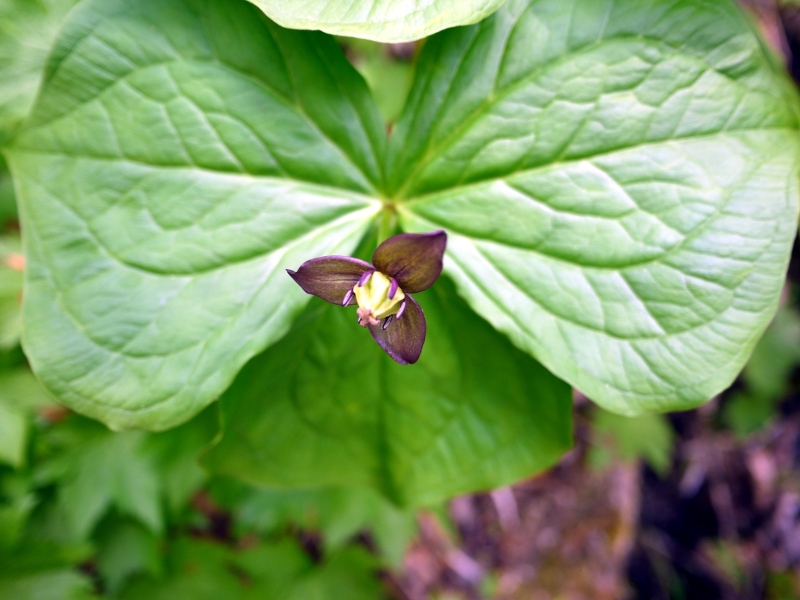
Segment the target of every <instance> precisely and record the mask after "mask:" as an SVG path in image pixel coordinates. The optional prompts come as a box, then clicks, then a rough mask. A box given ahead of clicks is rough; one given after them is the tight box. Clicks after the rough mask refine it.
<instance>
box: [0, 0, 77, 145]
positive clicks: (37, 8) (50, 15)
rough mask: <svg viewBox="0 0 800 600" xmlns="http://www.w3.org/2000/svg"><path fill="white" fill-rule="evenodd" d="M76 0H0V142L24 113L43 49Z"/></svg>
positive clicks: (44, 53) (36, 86)
mask: <svg viewBox="0 0 800 600" xmlns="http://www.w3.org/2000/svg"><path fill="white" fill-rule="evenodd" d="M76 1H77V0H35V1H34V0H0V144H3V143H4V142H5V141H6V139H7V138H8V137H9V136H10V135H11V134H12V133H13V131H14V129H15V128H16V127H17V125H19V123H20V122H21V121H22V119H24V118H25V115H27V114H28V111H29V110H30V108H31V106H32V105H33V100H34V98H35V96H36V90H38V89H39V83H40V82H41V79H42V71H43V70H44V64H45V60H46V58H47V51H48V50H49V49H50V45H51V44H52V43H53V40H54V39H55V37H56V34H57V33H58V27H59V25H60V23H61V20H62V19H63V18H64V16H65V15H66V14H67V11H69V9H70V8H72V6H73V5H74V4H75V2H76Z"/></svg>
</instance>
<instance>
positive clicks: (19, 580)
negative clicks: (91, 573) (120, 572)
mask: <svg viewBox="0 0 800 600" xmlns="http://www.w3.org/2000/svg"><path fill="white" fill-rule="evenodd" d="M90 598H97V596H95V594H94V592H93V588H92V581H91V579H89V577H88V576H86V575H83V574H81V573H78V572H77V571H68V570H63V571H48V572H43V573H36V574H33V575H25V576H20V577H13V578H10V579H2V578H0V600H22V599H24V600H89V599H90Z"/></svg>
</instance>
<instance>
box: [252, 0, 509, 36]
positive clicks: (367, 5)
mask: <svg viewBox="0 0 800 600" xmlns="http://www.w3.org/2000/svg"><path fill="white" fill-rule="evenodd" d="M250 1H251V2H252V3H253V4H255V5H256V6H258V7H259V8H261V10H263V11H264V12H265V13H266V14H267V15H268V16H269V17H271V18H272V19H274V20H275V21H276V22H278V23H280V24H281V25H283V26H284V27H291V28H293V29H320V30H322V31H326V32H328V33H332V34H334V35H347V36H351V37H359V38H367V39H370V40H376V41H379V42H407V41H410V40H418V39H420V38H423V37H425V36H428V35H431V34H432V33H435V32H437V31H440V30H442V29H445V28H447V27H455V26H457V25H467V24H470V23H477V22H478V21H480V20H481V19H483V18H484V17H487V16H488V15H490V14H492V12H494V11H495V10H497V8H498V7H499V6H500V5H501V4H503V2H505V0H434V1H433V2H431V1H430V0H404V1H403V2H396V1H395V0H300V1H297V0H294V1H292V2H286V0H250Z"/></svg>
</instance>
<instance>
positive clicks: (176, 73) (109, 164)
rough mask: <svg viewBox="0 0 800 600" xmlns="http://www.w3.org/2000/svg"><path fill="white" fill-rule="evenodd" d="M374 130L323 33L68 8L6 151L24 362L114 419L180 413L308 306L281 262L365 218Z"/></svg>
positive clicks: (123, 423)
mask: <svg viewBox="0 0 800 600" xmlns="http://www.w3.org/2000/svg"><path fill="white" fill-rule="evenodd" d="M101 65H102V66H101ZM382 128H383V125H382V123H381V119H380V116H379V114H378V112H377V110H376V108H375V106H374V104H373V103H372V102H371V100H370V98H369V96H368V93H367V89H366V87H365V85H364V83H363V80H361V79H360V78H359V77H358V75H357V74H356V73H355V71H354V70H353V69H352V68H351V67H350V66H349V65H348V64H347V62H346V59H345V58H344V56H343V55H342V53H341V51H340V50H339V49H338V47H337V46H336V44H335V42H334V41H333V40H332V39H330V38H327V37H325V36H323V35H321V34H313V33H301V32H296V31H288V30H284V29H281V28H279V27H277V26H275V25H274V24H272V23H270V22H268V21H266V19H264V18H263V17H262V16H261V15H260V13H259V12H258V11H257V9H255V8H254V7H252V6H250V5H248V4H245V3H233V4H231V3H229V2H224V1H222V0H207V1H205V0H166V1H162V0H145V1H142V2H125V1H123V0H90V1H88V2H85V3H82V4H81V6H79V7H77V8H76V10H75V11H73V12H72V13H71V16H70V18H69V19H68V22H67V23H66V24H65V25H64V29H63V31H62V33H61V35H60V36H59V38H58V41H57V43H56V45H55V48H54V50H53V53H52V55H51V58H50V62H49V65H48V67H47V70H46V74H45V82H44V85H43V89H42V93H41V95H40V97H39V100H38V102H37V104H36V107H35V109H34V111H33V113H32V115H31V117H30V119H29V120H28V121H27V123H26V125H25V127H24V128H23V130H22V131H21V132H20V134H19V135H18V136H17V137H16V138H15V142H14V145H13V147H12V148H11V149H10V150H9V151H8V159H9V164H10V167H11V169H12V173H13V175H14V179H15V184H16V188H17V191H18V193H19V198H20V204H21V217H22V222H23V230H24V243H25V252H26V255H27V257H28V265H29V267H28V269H27V270H26V296H25V303H24V307H23V319H24V322H25V332H24V345H25V349H26V352H27V354H28V357H29V358H30V361H31V365H32V366H33V369H34V371H35V372H36V373H37V374H38V375H39V377H40V378H41V379H42V381H43V382H44V383H45V385H46V386H47V387H48V388H49V389H50V390H51V391H52V392H53V393H54V394H55V395H56V396H57V397H58V398H59V399H60V400H61V401H63V402H64V403H65V404H67V405H68V406H70V407H71V408H74V409H75V410H78V411H80V412H83V413H85V414H88V415H90V416H93V417H95V418H98V419H102V420H103V421H105V422H106V423H107V424H109V425H110V426H112V427H114V428H122V427H133V426H137V427H148V428H151V429H164V428H168V427H171V426H174V425H176V424H179V423H181V422H183V421H186V420H187V419H189V418H190V417H191V416H192V415H194V414H196V413H197V412H199V411H200V410H201V409H202V408H203V407H204V406H206V405H207V404H208V403H209V402H211V401H212V400H213V399H215V398H216V397H217V396H218V395H219V394H220V393H221V392H222V391H223V390H224V389H225V388H226V387H227V386H228V384H229V383H230V381H231V380H232V379H233V377H234V376H235V375H236V373H237V371H238V370H239V368H240V367H241V366H242V365H243V364H244V363H245V362H246V361H247V360H248V359H249V358H250V357H252V356H253V355H254V354H256V353H257V352H259V351H261V350H262V349H263V348H264V347H265V346H267V345H269V344H271V343H273V342H274V341H276V340H277V339H279V338H280V337H281V336H282V335H283V334H284V333H285V332H286V331H287V329H288V327H289V324H290V322H291V320H292V318H293V317H294V315H295V314H296V313H297V312H298V311H299V310H300V309H301V308H302V306H303V305H304V304H305V303H306V302H307V299H308V298H307V296H305V295H304V294H303V293H302V292H301V291H300V290H299V289H297V286H296V285H295V284H294V283H293V282H292V281H291V279H290V278H289V277H287V276H286V273H285V272H284V268H286V267H289V266H295V267H296V266H297V265H298V264H300V263H302V262H303V261H304V260H305V259H308V258H311V257H313V256H318V255H322V254H330V253H340V254H346V253H349V252H350V251H352V249H353V248H354V247H355V245H356V244H357V242H358V240H359V238H360V237H361V235H362V234H363V232H364V231H365V230H366V228H367V227H368V226H369V224H370V221H371V219H372V217H373V215H374V214H375V212H376V211H377V210H378V208H379V206H380V204H379V203H378V202H377V201H376V200H374V199H373V197H374V196H375V190H376V189H377V187H378V186H379V185H380V181H381V174H380V168H379V166H378V165H379V163H380V161H381V160H382V154H383V150H382V148H383V146H384V144H385V136H384V134H383V132H382Z"/></svg>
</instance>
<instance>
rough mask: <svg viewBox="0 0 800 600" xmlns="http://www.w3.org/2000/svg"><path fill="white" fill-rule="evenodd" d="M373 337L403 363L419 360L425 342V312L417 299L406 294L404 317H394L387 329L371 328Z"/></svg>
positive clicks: (374, 326) (377, 326)
mask: <svg viewBox="0 0 800 600" xmlns="http://www.w3.org/2000/svg"><path fill="white" fill-rule="evenodd" d="M369 330H370V332H371V333H372V337H373V338H375V341H376V342H378V345H379V346H380V347H381V348H383V349H384V350H385V351H386V353H387V354H388V355H389V356H391V357H392V358H393V359H394V360H395V361H397V362H399V363H400V364H401V365H408V364H412V363H415V362H417V360H418V359H419V355H420V354H421V353H422V345H423V344H424V343H425V331H426V325H425V314H424V313H423V312H422V309H421V308H420V306H419V304H417V301H416V300H414V299H413V298H412V297H411V296H406V310H405V314H404V315H403V318H402V319H393V320H392V321H391V323H389V325H388V327H386V329H383V328H382V327H381V326H380V325H373V326H370V328H369Z"/></svg>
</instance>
